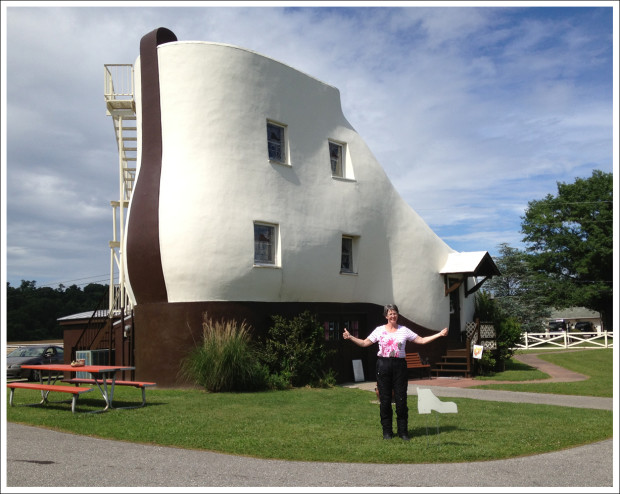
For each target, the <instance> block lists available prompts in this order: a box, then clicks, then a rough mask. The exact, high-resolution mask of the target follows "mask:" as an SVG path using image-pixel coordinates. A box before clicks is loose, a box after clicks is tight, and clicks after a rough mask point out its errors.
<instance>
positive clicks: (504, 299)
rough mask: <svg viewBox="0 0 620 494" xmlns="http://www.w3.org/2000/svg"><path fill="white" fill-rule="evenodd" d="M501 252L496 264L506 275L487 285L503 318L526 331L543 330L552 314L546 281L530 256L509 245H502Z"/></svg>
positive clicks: (494, 278)
mask: <svg viewBox="0 0 620 494" xmlns="http://www.w3.org/2000/svg"><path fill="white" fill-rule="evenodd" d="M499 253H500V256H499V257H496V258H494V261H495V264H496V265H497V267H498V269H499V270H500V272H501V273H502V274H501V275H500V276H494V277H493V278H491V279H490V280H488V281H487V282H486V284H487V285H486V286H487V289H488V290H489V291H490V292H491V293H493V296H494V297H495V298H494V300H495V303H496V304H497V308H498V310H499V311H500V313H501V314H502V318H503V319H506V318H508V317H511V318H513V319H514V320H515V321H517V322H518V323H519V324H520V325H521V330H522V331H531V332H538V331H540V330H541V329H542V328H541V324H542V321H544V320H545V319H547V318H548V317H549V316H550V313H551V312H550V309H549V305H548V304H547V302H546V300H545V297H544V294H545V291H546V289H547V282H546V279H545V278H543V277H541V276H537V274H536V271H534V270H533V269H532V267H531V262H530V256H528V255H527V253H525V252H523V251H520V250H519V249H515V248H513V247H510V246H509V245H508V244H506V243H502V244H500V245H499Z"/></svg>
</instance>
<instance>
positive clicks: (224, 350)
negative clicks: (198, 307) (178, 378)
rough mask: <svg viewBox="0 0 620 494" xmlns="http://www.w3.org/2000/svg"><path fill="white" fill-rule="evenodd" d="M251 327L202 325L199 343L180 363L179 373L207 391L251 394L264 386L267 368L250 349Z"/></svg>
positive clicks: (230, 323)
mask: <svg viewBox="0 0 620 494" xmlns="http://www.w3.org/2000/svg"><path fill="white" fill-rule="evenodd" d="M250 331H251V328H250V327H249V326H248V325H247V324H246V323H245V321H244V322H242V323H241V324H240V325H239V324H238V323H237V322H236V321H234V320H231V321H224V320H222V321H219V322H213V321H212V320H211V319H207V318H206V316H205V320H204V321H203V323H202V337H203V339H202V342H201V344H200V345H198V346H197V347H196V348H194V349H193V350H192V351H191V352H190V353H189V354H188V355H187V357H186V358H185V359H183V361H182V362H181V374H182V376H183V377H185V378H186V379H188V380H191V381H193V382H195V383H196V384H198V385H199V386H202V387H204V388H206V389H207V391H211V392H213V393H217V392H221V391H252V390H258V389H264V388H265V387H267V381H268V377H269V376H268V373H269V371H268V369H267V367H266V366H264V365H263V364H261V362H260V360H259V359H258V355H257V352H256V350H255V349H254V348H253V347H252V346H251V333H250Z"/></svg>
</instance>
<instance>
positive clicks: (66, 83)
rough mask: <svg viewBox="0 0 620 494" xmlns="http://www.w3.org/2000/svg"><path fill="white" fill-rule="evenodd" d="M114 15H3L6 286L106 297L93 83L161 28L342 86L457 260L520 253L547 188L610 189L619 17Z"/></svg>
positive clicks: (93, 11) (523, 13)
mask: <svg viewBox="0 0 620 494" xmlns="http://www.w3.org/2000/svg"><path fill="white" fill-rule="evenodd" d="M121 4H122V5H127V4H129V5H130V6H129V7H127V6H119V5H121ZM121 4H117V3H113V2H107V3H106V2H99V3H98V6H97V7H92V4H88V3H85V4H80V3H75V4H74V3H71V2H70V3H64V4H58V5H56V4H54V3H46V2H43V3H37V4H29V3H28V2H2V10H3V11H2V23H3V25H2V37H3V39H2V77H3V80H2V91H3V94H2V98H3V101H2V103H3V104H2V108H3V113H2V117H3V122H2V132H3V133H2V138H3V146H2V149H3V155H2V187H3V190H2V207H3V211H2V212H3V220H2V221H3V228H2V236H3V238H2V242H3V245H2V256H3V270H2V275H3V280H2V281H3V286H4V282H5V281H8V282H10V283H11V285H12V286H19V284H20V282H21V280H34V281H36V282H37V285H38V286H44V285H51V286H53V287H57V286H58V284H59V283H62V284H64V285H67V286H68V285H71V284H77V285H84V284H87V283H89V282H100V283H107V282H108V281H109V279H108V274H107V273H108V270H109V262H110V260H109V257H110V251H109V247H108V241H109V240H111V238H112V210H111V208H110V205H109V204H110V201H111V200H115V199H117V197H118V182H117V181H118V177H117V152H116V143H115V140H114V134H113V128H112V122H111V119H110V117H107V116H106V115H105V106H104V100H103V66H104V64H114V63H134V62H135V59H136V57H137V55H138V50H139V43H140V38H141V37H142V36H143V35H144V34H146V33H148V32H150V31H152V30H153V29H155V28H157V27H160V26H164V27H167V28H169V29H171V30H172V31H173V32H174V33H175V34H176V36H177V38H178V39H179V40H200V41H214V42H222V43H229V44H233V45H238V46H241V47H243V48H248V49H251V50H253V51H256V52H259V53H261V54H263V55H266V56H269V57H271V58H274V59H276V60H279V61H281V62H284V63H286V64H288V65H290V66H292V67H294V68H296V69H299V70H301V71H303V72H305V73H307V74H310V75H312V76H314V77H316V78H317V79H320V80H322V81H324V82H326V83H328V84H330V85H333V86H335V87H337V88H338V89H339V90H340V94H341V99H342V106H343V111H344V114H345V116H346V117H347V119H348V121H349V122H350V123H351V124H352V125H353V127H354V128H355V129H356V130H357V131H358V132H359V134H360V135H361V136H362V137H363V138H364V140H365V141H366V143H367V144H368V146H369V147H370V149H371V151H372V152H373V154H374V155H375V157H376V158H377V160H378V161H379V163H380V164H381V165H382V166H383V168H384V169H385V171H386V173H387V175H388V177H389V178H390V180H391V181H392V183H393V184H394V186H395V187H396V189H397V190H398V192H399V193H400V194H401V195H402V197H403V198H404V199H405V200H406V201H407V202H408V203H409V204H410V205H411V207H412V208H413V209H415V210H416V211H417V212H418V213H419V214H420V215H421V216H422V218H423V219H424V220H425V221H426V222H427V223H428V224H429V225H430V227H431V228H432V229H433V230H434V231H435V232H436V233H437V234H438V235H439V236H440V237H441V238H442V239H443V240H444V241H445V242H446V243H447V244H448V245H450V246H451V247H452V248H453V249H455V250H457V251H479V250H486V251H489V252H490V253H491V255H496V254H497V252H498V245H499V244H500V243H502V242H505V243H508V244H510V245H511V246H513V247H517V248H523V247H524V246H523V244H521V239H522V235H521V234H520V225H521V216H522V215H523V214H524V211H525V208H526V207H527V203H528V201H531V200H535V199H542V198H544V197H545V196H546V195H547V194H555V193H556V192H557V183H558V182H567V183H571V182H573V181H574V180H575V178H577V177H580V178H587V177H589V176H590V175H591V174H592V171H593V170H594V169H598V170H603V171H605V172H612V171H614V174H615V177H614V180H615V182H614V183H615V184H616V185H617V173H616V172H617V163H618V155H617V152H618V151H617V142H616V141H615V140H614V137H615V136H616V135H617V132H618V128H617V124H618V122H617V117H618V113H617V101H615V102H614V100H613V94H614V75H615V76H616V81H615V84H616V86H615V92H616V93H617V90H618V86H617V68H616V69H615V70H616V72H614V67H613V56H612V53H613V47H614V43H615V47H616V49H617V48H618V44H617V33H615V38H614V32H613V23H612V20H613V17H614V16H615V17H616V19H617V16H618V12H617V10H614V9H617V2H596V3H595V2H584V3H583V5H596V6H594V7H589V6H588V7H575V6H574V5H575V3H572V4H571V5H573V6H570V7H563V5H567V3H563V2H550V3H548V4H546V5H553V7H545V6H543V5H545V4H542V3H540V4H536V3H532V2H529V3H527V5H528V7H524V6H522V5H519V4H520V2H514V3H510V4H509V3H506V4H500V3H493V4H490V3H486V4H485V2H480V3H478V4H468V3H465V2H455V3H451V4H448V5H443V4H441V3H440V2H432V6H430V7H424V6H421V5H420V4H418V3H416V2H396V3H392V4H390V5H397V6H389V7H385V6H374V7H368V6H364V7H360V6H358V5H356V3H355V2H343V3H342V4H341V5H346V6H336V5H335V4H330V3H326V5H325V6H312V7H297V4H295V3H293V2H274V3H271V4H264V3H263V4H258V5H259V6H254V5H256V4H252V3H238V4H236V3H233V2H224V3H220V4H217V5H216V4H214V3H209V2H187V3H183V2H175V3H174V5H175V6H174V7H170V6H157V7H155V6H152V5H151V4H149V3H148V2H137V3H133V4H131V3H129V2H122V3H121ZM317 4H318V3H317ZM66 5H68V6H66ZM159 5H161V4H159ZM178 5H181V6H178ZM222 5H224V6H222ZM249 5H252V6H249ZM319 5H320V4H319ZM365 5H368V4H365ZM382 5H385V4H382ZM436 5H437V6H436ZM491 5H492V6H491ZM612 6H613V9H612ZM614 105H615V106H614ZM614 108H615V116H614ZM614 118H615V119H616V120H615V121H614ZM614 126H615V129H614ZM614 146H616V149H615V152H616V155H615V159H614V154H613V153H614ZM616 190H617V187H616ZM615 207H616V208H617V204H616V205H615Z"/></svg>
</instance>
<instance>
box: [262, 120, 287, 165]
mask: <svg viewBox="0 0 620 494" xmlns="http://www.w3.org/2000/svg"><path fill="white" fill-rule="evenodd" d="M269 126H273V127H278V128H280V129H282V141H281V142H280V144H279V145H280V158H281V159H277V158H272V157H271V153H270V152H269V148H270V145H271V142H270V136H269ZM266 130H267V158H268V159H269V162H271V163H277V164H279V165H288V164H289V161H288V129H287V126H286V125H284V124H281V123H279V122H275V121H274V120H267V125H266Z"/></svg>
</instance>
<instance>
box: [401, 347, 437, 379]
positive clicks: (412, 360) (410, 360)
mask: <svg viewBox="0 0 620 494" xmlns="http://www.w3.org/2000/svg"><path fill="white" fill-rule="evenodd" d="M405 360H406V361H407V369H426V370H427V371H428V378H429V379H431V366H430V364H425V363H423V362H422V359H421V358H420V354H419V353H417V352H412V353H407V354H406V355H405Z"/></svg>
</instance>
